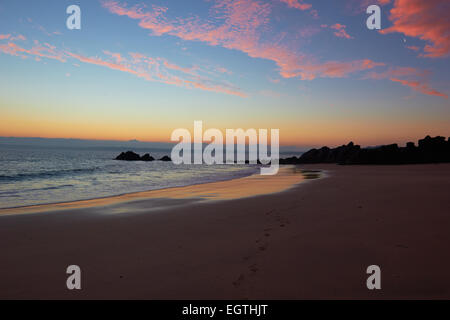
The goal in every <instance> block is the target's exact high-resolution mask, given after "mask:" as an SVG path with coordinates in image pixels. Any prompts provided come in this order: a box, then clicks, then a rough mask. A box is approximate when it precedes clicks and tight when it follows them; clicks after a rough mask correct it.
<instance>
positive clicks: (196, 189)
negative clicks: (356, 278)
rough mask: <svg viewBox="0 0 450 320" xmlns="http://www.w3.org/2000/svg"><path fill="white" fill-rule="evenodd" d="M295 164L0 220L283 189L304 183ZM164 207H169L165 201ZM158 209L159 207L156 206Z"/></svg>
mask: <svg viewBox="0 0 450 320" xmlns="http://www.w3.org/2000/svg"><path fill="white" fill-rule="evenodd" d="M296 168H297V166H296V165H282V166H280V170H279V172H278V174H277V175H273V176H262V175H260V174H259V171H257V172H256V173H253V174H251V175H248V176H245V177H239V178H232V179H228V180H220V181H215V182H205V183H197V184H190V185H186V186H181V187H169V188H161V189H153V190H148V191H139V192H130V193H123V194H119V195H113V196H107V197H98V198H92V199H85V200H76V201H64V202H56V203H46V204H37V205H31V206H21V207H13V208H3V209H0V217H1V216H3V215H10V214H24V213H40V212H48V211H56V210H64V209H79V208H92V207H104V206H110V205H117V204H120V203H128V202H131V201H138V200H149V199H159V198H164V199H196V200H197V201H206V200H230V199H238V198H246V197H252V196H258V195H263V194H270V193H277V192H282V191H284V190H287V189H289V188H291V187H293V186H295V185H296V184H298V183H301V182H303V181H304V180H305V175H304V174H302V172H301V171H299V170H297V169H296ZM166 206H170V205H169V203H167V202H166ZM157 209H162V207H157Z"/></svg>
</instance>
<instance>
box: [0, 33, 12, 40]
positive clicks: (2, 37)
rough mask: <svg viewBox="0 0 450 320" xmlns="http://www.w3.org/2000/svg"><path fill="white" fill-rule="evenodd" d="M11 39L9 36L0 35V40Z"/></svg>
mask: <svg viewBox="0 0 450 320" xmlns="http://www.w3.org/2000/svg"><path fill="white" fill-rule="evenodd" d="M10 37H11V35H10V34H0V40H5V39H9V38H10Z"/></svg>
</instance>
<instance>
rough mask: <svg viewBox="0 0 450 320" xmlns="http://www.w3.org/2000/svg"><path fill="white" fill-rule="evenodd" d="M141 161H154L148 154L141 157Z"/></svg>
mask: <svg viewBox="0 0 450 320" xmlns="http://www.w3.org/2000/svg"><path fill="white" fill-rule="evenodd" d="M141 160H142V161H154V160H155V158H153V157H152V156H151V155H150V154H148V153H146V154H144V155H143V156H142V157H141Z"/></svg>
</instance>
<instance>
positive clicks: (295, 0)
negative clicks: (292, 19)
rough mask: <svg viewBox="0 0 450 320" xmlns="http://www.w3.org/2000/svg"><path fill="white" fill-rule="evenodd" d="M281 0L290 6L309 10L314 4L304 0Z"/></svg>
mask: <svg viewBox="0 0 450 320" xmlns="http://www.w3.org/2000/svg"><path fill="white" fill-rule="evenodd" d="M280 1H281V2H284V3H286V4H287V5H288V6H289V7H290V8H295V9H299V10H308V9H311V7H312V5H310V4H308V3H304V2H303V1H302V0H280Z"/></svg>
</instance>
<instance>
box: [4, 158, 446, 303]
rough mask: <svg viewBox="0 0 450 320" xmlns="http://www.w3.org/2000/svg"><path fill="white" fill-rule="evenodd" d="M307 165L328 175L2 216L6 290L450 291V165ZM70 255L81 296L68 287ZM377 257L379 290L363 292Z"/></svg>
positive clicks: (338, 294) (441, 295)
mask: <svg viewBox="0 0 450 320" xmlns="http://www.w3.org/2000/svg"><path fill="white" fill-rule="evenodd" d="M301 168H302V169H307V170H316V169H317V170H325V171H326V172H329V174H328V176H327V178H326V179H316V180H311V181H310V183H307V184H303V183H300V184H298V185H296V186H295V187H293V188H290V189H288V190H286V191H284V192H280V193H275V194H265V195H261V196H255V197H248V198H241V199H234V200H227V201H202V202H186V201H185V200H183V199H178V200H181V201H182V202H181V205H179V206H175V207H170V208H169V209H164V210H155V211H151V210H149V207H148V202H146V201H142V202H140V201H133V202H130V203H128V204H126V205H124V206H123V207H122V209H124V210H125V211H124V213H126V214H117V215H114V214H111V215H110V214H95V213H102V211H104V209H97V210H95V209H94V208H78V209H70V210H60V211H53V212H46V213H45V214H35V215H34V214H33V215H8V216H3V217H0V219H1V221H2V223H1V224H0V250H1V251H2V257H3V259H2V268H0V277H1V279H2V284H1V290H0V298H3V299H29V298H39V299H51V298H56V299H314V298H316V299H325V298H329V299H344V298H358V299H405V298H408V299H448V298H450V289H449V288H450V274H449V273H448V270H449V269H450V255H449V254H448V243H450V234H449V232H448V230H449V229H450V215H449V212H450V199H449V198H448V195H447V191H448V189H449V187H450V181H449V180H448V176H449V175H450V165H449V164H438V165H405V166H337V165H305V166H302V167H301ZM174 201H176V199H174ZM131 204H132V205H131ZM93 213H94V214H93ZM72 264H76V265H79V266H80V268H81V270H82V290H80V291H69V290H67V289H66V286H65V282H66V278H67V275H66V274H65V270H66V268H67V266H68V265H72ZM373 264H376V265H379V266H380V268H381V272H382V276H381V279H382V280H381V286H382V289H381V290H379V291H378V290H376V291H370V290H368V289H367V288H366V279H367V277H368V275H367V274H366V268H367V266H369V265H373Z"/></svg>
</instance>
